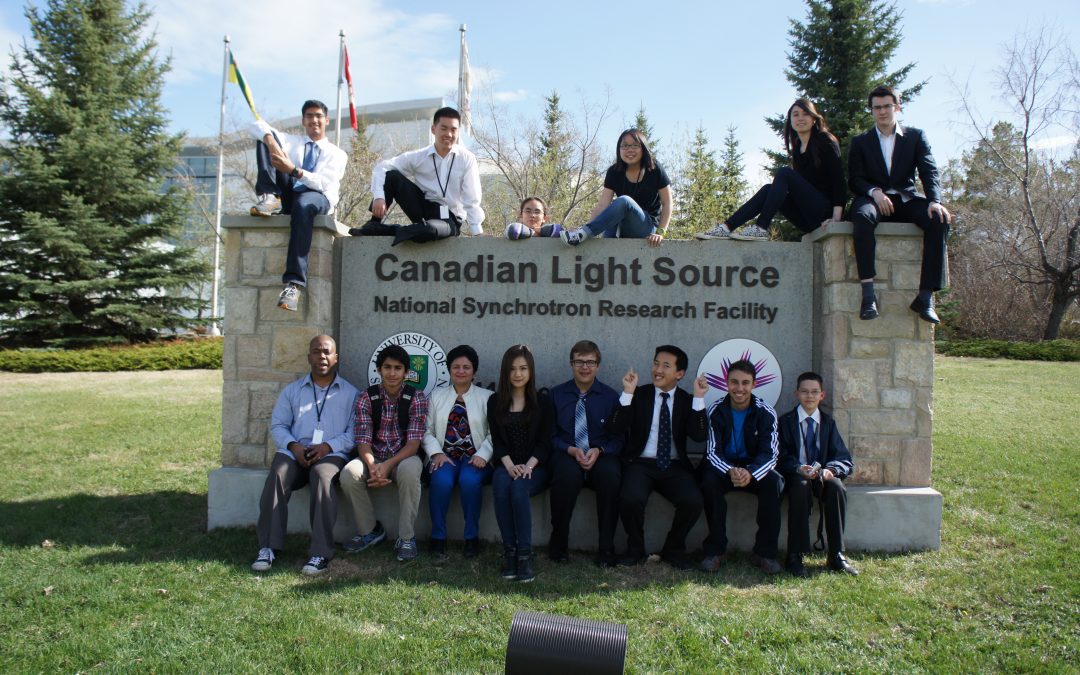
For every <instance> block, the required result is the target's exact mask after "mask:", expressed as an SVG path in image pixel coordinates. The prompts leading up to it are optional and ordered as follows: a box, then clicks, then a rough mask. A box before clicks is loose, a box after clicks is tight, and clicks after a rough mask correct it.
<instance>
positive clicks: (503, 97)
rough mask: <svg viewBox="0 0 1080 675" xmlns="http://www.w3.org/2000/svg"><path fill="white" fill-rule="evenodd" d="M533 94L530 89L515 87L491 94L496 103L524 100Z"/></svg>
mask: <svg viewBox="0 0 1080 675" xmlns="http://www.w3.org/2000/svg"><path fill="white" fill-rule="evenodd" d="M530 96H531V94H530V93H529V90H528V89H515V90H514V91H497V92H495V93H494V94H492V95H491V97H492V98H493V99H495V102H496V103H516V102H517V101H524V100H525V99H527V98H529V97H530Z"/></svg>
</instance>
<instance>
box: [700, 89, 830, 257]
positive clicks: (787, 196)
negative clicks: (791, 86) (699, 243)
mask: <svg viewBox="0 0 1080 675" xmlns="http://www.w3.org/2000/svg"><path fill="white" fill-rule="evenodd" d="M784 145H785V147H786V148H787V152H788V156H789V157H791V167H784V168H782V169H780V170H779V171H777V172H776V176H775V177H774V178H773V182H772V183H770V184H768V185H765V186H764V187H762V188H761V189H760V190H758V191H757V194H755V195H754V196H753V197H751V198H750V200H749V201H747V202H746V203H745V204H743V205H742V206H740V207H739V209H738V210H737V211H736V212H735V213H734V214H733V215H732V216H731V217H730V218H728V219H727V220H726V221H725V222H723V223H720V224H719V225H717V226H716V227H714V228H712V229H711V230H709V231H708V232H703V233H701V234H699V235H697V238H698V239H728V238H731V239H742V240H744V241H758V240H766V239H768V238H769V225H770V224H771V223H772V219H773V216H775V215H776V213H777V211H779V212H780V213H782V214H783V215H784V217H785V218H787V219H788V220H790V221H791V223H792V224H793V225H795V227H797V228H799V229H800V230H802V231H803V232H810V231H812V230H814V229H816V228H817V227H818V226H819V225H824V224H826V223H829V222H832V221H834V220H840V219H841V218H842V217H843V214H844V202H846V201H847V187H846V185H845V182H844V168H843V166H842V165H841V164H840V144H839V143H837V141H836V137H835V136H833V135H832V133H831V132H830V131H829V125H828V124H826V123H825V118H824V117H822V115H821V113H819V112H818V111H817V108H815V107H814V104H813V103H811V102H810V100H809V99H805V98H800V99H798V100H797V101H795V103H793V104H792V105H791V107H790V108H788V113H787V120H786V121H785V122H784ZM755 215H756V216H757V224H756V225H753V224H752V225H747V226H745V227H742V225H743V223H745V222H746V221H748V220H750V219H751V218H753V217H754V216H755Z"/></svg>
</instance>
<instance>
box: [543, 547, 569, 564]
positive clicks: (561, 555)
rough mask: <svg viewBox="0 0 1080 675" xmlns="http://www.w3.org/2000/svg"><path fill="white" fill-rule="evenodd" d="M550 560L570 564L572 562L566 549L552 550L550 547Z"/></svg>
mask: <svg viewBox="0 0 1080 675" xmlns="http://www.w3.org/2000/svg"><path fill="white" fill-rule="evenodd" d="M548 559H549V560H551V562H557V563H568V562H570V554H569V553H568V552H567V550H566V549H565V548H551V547H550V546H549V547H548Z"/></svg>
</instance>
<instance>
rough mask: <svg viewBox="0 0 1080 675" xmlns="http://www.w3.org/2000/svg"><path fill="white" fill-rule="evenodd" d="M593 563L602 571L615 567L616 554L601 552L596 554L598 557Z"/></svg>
mask: <svg viewBox="0 0 1080 675" xmlns="http://www.w3.org/2000/svg"><path fill="white" fill-rule="evenodd" d="M593 563H595V564H596V566H597V567H599V568H600V569H608V568H610V567H615V553H613V552H612V551H600V552H599V553H597V554H596V557H595V558H593Z"/></svg>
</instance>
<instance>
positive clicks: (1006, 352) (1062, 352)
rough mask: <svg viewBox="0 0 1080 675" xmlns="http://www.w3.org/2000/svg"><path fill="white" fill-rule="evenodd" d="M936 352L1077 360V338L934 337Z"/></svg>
mask: <svg viewBox="0 0 1080 675" xmlns="http://www.w3.org/2000/svg"><path fill="white" fill-rule="evenodd" d="M936 348H937V352H938V353H939V354H945V355H947V356H975V357H979V358H984V359H1015V360H1018V361H1080V340H1047V341H1045V342H1008V341H1006V340H949V341H938V343H937V345H936Z"/></svg>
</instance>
